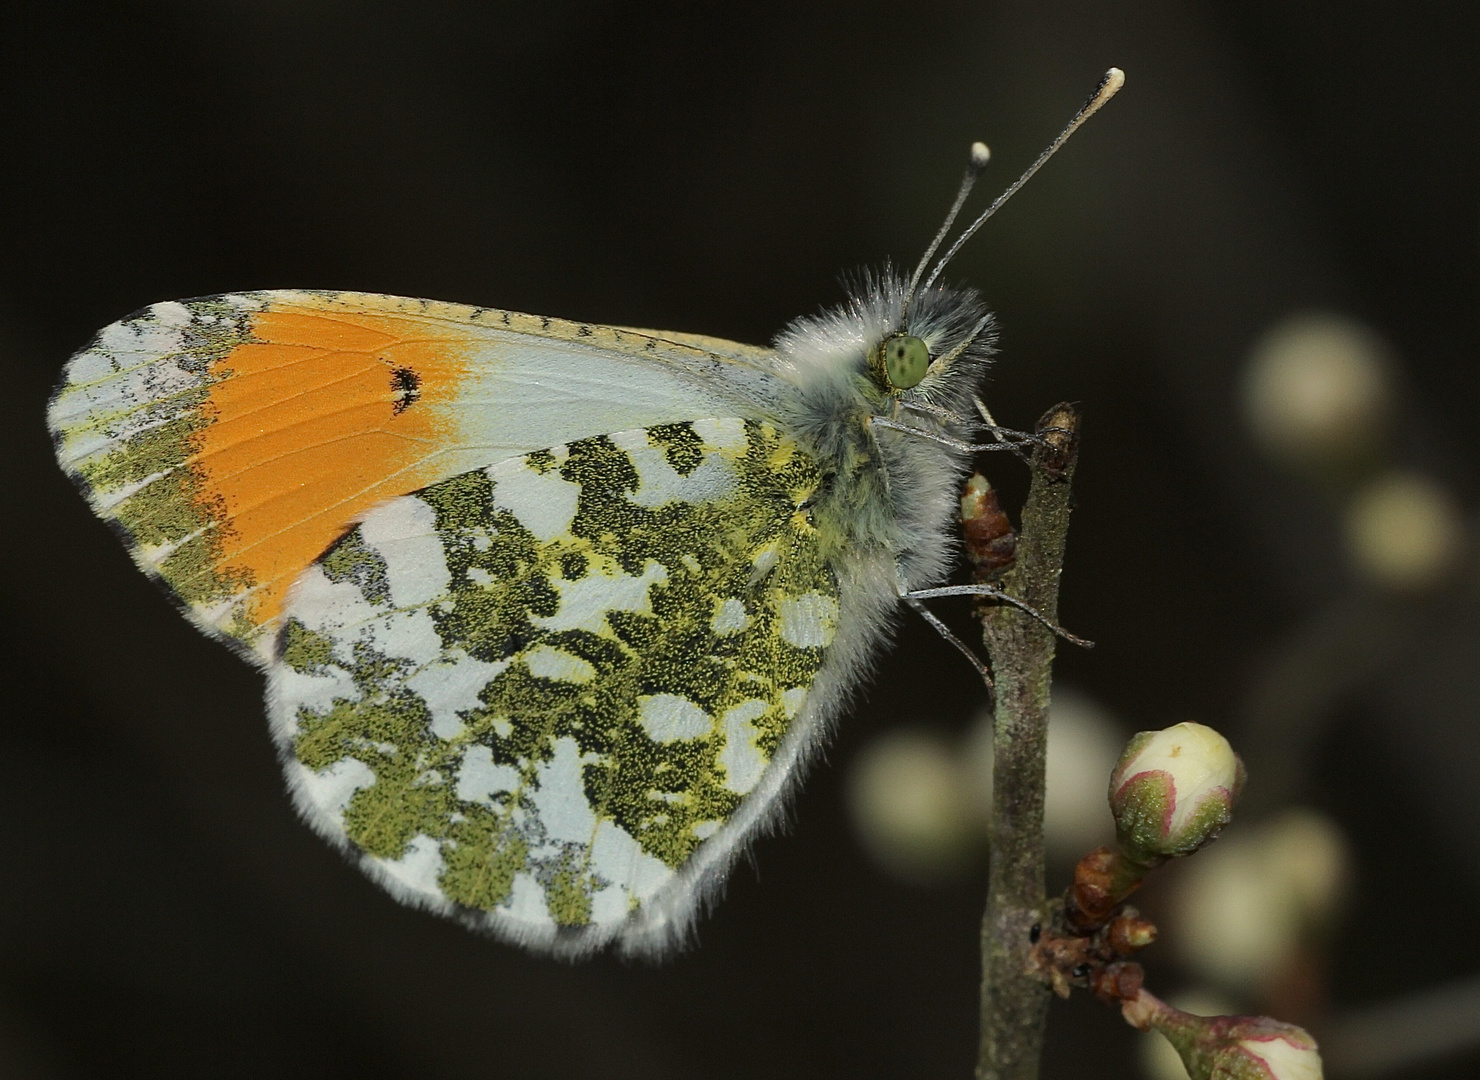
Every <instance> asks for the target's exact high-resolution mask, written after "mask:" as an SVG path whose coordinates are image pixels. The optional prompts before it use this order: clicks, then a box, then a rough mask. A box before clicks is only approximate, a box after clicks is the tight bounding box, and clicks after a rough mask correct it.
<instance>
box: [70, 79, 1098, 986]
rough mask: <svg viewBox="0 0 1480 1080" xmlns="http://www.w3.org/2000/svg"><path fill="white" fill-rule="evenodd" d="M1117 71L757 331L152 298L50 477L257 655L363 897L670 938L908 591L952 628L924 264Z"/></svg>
mask: <svg viewBox="0 0 1480 1080" xmlns="http://www.w3.org/2000/svg"><path fill="white" fill-rule="evenodd" d="M1117 79H1118V72H1115V71H1114V70H1113V69H1112V72H1111V75H1109V76H1107V79H1106V82H1104V83H1102V84H1101V88H1100V90H1099V91H1097V95H1096V97H1094V98H1092V99H1091V101H1090V102H1089V103H1087V104H1086V106H1085V108H1084V109H1082V110H1081V112H1080V114H1079V115H1078V116H1077V117H1076V118H1075V121H1074V123H1073V124H1071V125H1070V127H1069V128H1068V129H1066V131H1065V132H1064V134H1062V135H1061V136H1060V137H1059V139H1058V140H1057V141H1056V142H1055V143H1054V144H1053V145H1052V146H1051V147H1050V148H1049V149H1048V150H1047V151H1045V152H1044V155H1043V156H1041V157H1040V158H1039V159H1038V161H1037V162H1036V163H1035V164H1034V165H1033V167H1032V168H1031V169H1030V170H1029V171H1028V173H1026V174H1025V175H1024V177H1023V178H1022V179H1020V180H1019V181H1018V182H1017V184H1015V185H1014V186H1013V187H1012V188H1009V189H1008V191H1007V192H1006V193H1005V194H1004V195H1003V196H1002V198H1001V199H999V200H998V201H997V202H996V203H994V204H993V205H992V207H991V208H989V209H988V211H986V212H985V213H984V214H983V215H982V216H981V217H979V218H978V219H977V221H976V222H975V223H974V224H973V225H972V226H971V227H970V228H969V229H968V230H966V231H965V232H963V234H962V235H961V236H960V237H959V239H958V240H957V241H956V243H955V245H954V246H953V247H952V248H951V249H950V250H949V251H948V252H947V254H946V255H945V256H944V257H943V258H942V259H941V260H940V261H939V262H938V263H937V264H936V265H935V267H934V269H933V270H932V272H931V273H929V274H928V276H927V275H926V273H925V270H926V267H927V266H929V265H930V260H931V258H933V256H934V254H935V252H936V250H937V249H938V248H939V246H940V244H941V242H942V241H943V239H944V238H945V236H946V235H947V234H948V232H949V229H950V227H951V225H952V223H953V222H954V220H955V217H956V214H957V212H958V211H959V210H960V208H961V205H962V203H963V202H964V201H965V198H966V195H967V193H968V192H969V190H970V188H971V185H972V182H973V181H974V179H975V177H976V175H977V174H978V173H979V172H980V170H981V167H982V166H983V165H985V163H986V160H987V156H988V155H987V152H986V148H985V147H984V146H982V144H979V143H978V144H976V145H975V146H974V147H973V154H972V158H971V163H970V165H969V167H968V169H967V174H966V178H965V179H964V180H963V183H962V186H961V189H960V191H959V193H958V196H957V199H956V201H955V204H954V205H953V207H952V209H951V212H950V214H949V215H948V216H947V219H946V223H945V224H944V225H943V226H942V227H941V230H940V231H939V233H938V234H937V235H936V238H935V240H934V242H933V243H932V244H931V245H930V247H929V250H927V252H926V254H925V257H924V258H923V259H921V261H920V263H919V265H918V267H917V268H916V269H915V272H914V273H913V275H911V276H910V277H908V278H906V277H904V276H903V275H900V274H897V273H894V272H892V271H885V272H882V273H879V274H873V275H868V276H865V277H864V278H863V279H861V280H860V282H859V283H858V285H857V286H856V287H855V288H854V289H853V290H852V293H851V295H850V296H849V298H848V299H847V301H846V302H845V303H844V304H842V305H841V306H839V307H837V308H835V309H832V310H828V311H824V312H823V313H821V314H819V315H814V316H807V317H803V318H800V319H798V320H796V321H795V322H793V323H792V324H791V325H790V326H788V327H787V328H786V329H785V330H783V331H782V332H781V334H780V335H779V336H778V337H777V338H776V340H775V341H774V343H773V344H772V345H771V346H770V347H768V348H762V347H756V346H750V345H741V344H737V343H735V342H730V341H724V340H720V339H717V338H710V337H704V336H700V335H693V334H685V333H672V332H660V331H650V330H635V329H625V328H617V327H607V326H594V325H589V324H584V323H577V322H568V321H565V320H561V319H553V318H542V317H537V316H531V315H523V314H518V313H515V312H511V311H503V310H498V309H493V308H482V307H467V306H461V305H457V304H450V303H441V302H436V301H430V300H413V299H403V298H398V297H390V296H380V295H368V294H363V293H350V292H320V291H295V290H290V291H266V292H246V293H234V294H229V295H223V296H213V297H206V298H203V299H195V300H185V301H171V302H166V303H158V304H155V305H153V306H152V307H149V308H146V309H145V310H143V311H141V312H139V313H137V314H135V315H132V316H130V317H128V318H126V319H123V320H122V321H120V322H117V323H114V324H113V325H111V326H109V327H107V328H105V329H104V330H102V331H101V332H100V333H99V334H98V336H97V338H96V339H95V340H94V341H93V342H92V343H91V344H90V345H88V346H87V347H86V348H85V349H83V350H82V351H81V352H79V353H78V354H77V355H75V356H74V357H73V358H72V359H71V361H70V362H69V363H68V365H67V367H66V370H65V375H64V378H63V381H62V383H61V385H60V387H59V388H58V390H57V392H56V394H55V396H54V398H53V399H52V402H51V405H50V410H49V414H48V420H49V424H50V428H51V431H52V433H53V436H54V439H55V442H56V448H57V455H58V459H59V461H60V463H61V465H62V467H63V468H64V469H65V470H66V472H67V473H68V474H69V475H70V476H72V477H73V479H74V480H75V481H76V482H77V483H78V484H79V485H80V486H81V488H82V490H83V492H84V493H85V494H86V497H87V498H88V500H89V502H90V504H91V505H92V508H93V509H94V510H95V511H96V513H97V514H98V515H99V516H100V517H102V518H103V519H105V520H106V521H108V522H109V523H110V524H111V525H113V526H114V528H115V529H116V530H117V532H118V534H119V535H120V537H121V538H122V539H123V541H124V543H125V544H126V545H127V547H128V549H129V551H130V552H131V553H132V555H133V557H134V559H135V561H136V562H137V563H138V565H139V566H140V567H141V568H142V569H143V570H144V571H145V572H146V573H147V574H149V575H150V576H151V577H153V578H154V579H156V580H157V581H158V582H160V583H161V584H162V585H163V586H164V588H165V589H166V590H167V591H168V592H169V594H170V595H171V596H172V597H173V599H174V600H175V601H176V603H177V604H178V605H179V606H180V608H181V610H182V611H183V612H184V614H185V615H186V617H187V618H188V619H189V620H190V621H191V622H192V623H194V624H195V625H196V626H197V627H199V628H200V629H202V630H204V631H205V632H206V633H208V634H210V635H211V636H213V637H216V638H218V639H220V640H222V641H224V642H225V643H226V644H228V645H229V646H231V647H232V648H234V649H235V650H236V651H237V652H238V653H240V654H241V655H242V656H243V657H245V658H246V659H247V660H249V661H250V662H252V663H253V664H255V665H257V666H258V667H260V668H261V669H262V670H263V671H264V672H265V675H266V679H267V713H268V717H269V723H270V729H271V733H272V737H273V739H274V741H275V742H276V745H277V748H278V750H279V753H280V756H281V759H282V763H283V768H284V770H285V772H286V774H287V780H288V785H289V789H290V791H291V793H292V797H293V800H294V803H295V805H296V807H297V809H298V811H299V812H300V814H301V815H302V816H303V817H304V819H305V820H306V821H307V822H308V823H309V824H310V825H311V826H312V827H313V828H314V829H315V830H317V831H318V832H319V833H320V834H322V835H323V836H324V837H326V838H327V839H328V840H329V841H330V842H331V843H333V844H335V845H336V846H338V847H339V848H340V849H342V850H343V851H344V852H346V853H347V854H348V855H349V856H350V857H351V858H352V859H353V860H354V861H355V862H356V863H357V864H358V865H359V866H360V867H361V869H363V870H364V871H365V872H366V873H367V874H368V875H369V876H370V877H371V878H372V879H374V880H375V881H376V882H377V883H378V884H380V885H381V886H383V887H384V888H385V889H386V890H387V891H388V892H390V893H391V894H392V895H393V896H394V897H396V898H397V899H398V900H401V901H403V902H405V903H408V904H411V905H415V906H418V907H422V908H426V909H429V910H432V911H434V912H438V913H440V914H443V915H447V916H450V917H453V918H455V919H458V920H460V921H462V922H464V923H465V924H467V925H469V926H471V927H474V928H476V929H480V930H484V931H488V932H491V933H493V934H494V935H496V936H499V937H502V938H504V939H507V940H509V941H512V942H515V943H517V944H519V945H522V946H525V947H527V948H529V949H531V950H533V951H535V952H539V953H547V954H553V955H557V956H562V957H579V956H583V955H587V954H590V953H593V952H595V951H597V950H600V949H602V948H603V947H606V946H615V947H617V948H618V949H620V951H622V952H624V953H627V954H639V955H650V956H652V955H660V954H662V953H663V952H665V951H667V950H669V949H671V948H672V947H673V946H675V945H676V944H679V943H680V942H682V941H683V940H684V938H685V937H686V936H687V934H688V932H689V931H690V929H691V927H692V924H693V922H694V920H695V918H696V916H697V914H698V912H699V910H700V909H701V908H702V906H703V905H704V903H705V902H706V900H708V899H709V898H710V897H712V895H713V894H714V893H715V891H716V890H717V888H718V887H719V886H720V884H721V883H722V882H723V880H724V877H725V874H726V871H727V870H728V869H729V867H730V866H731V865H732V864H733V862H734V861H735V859H736V857H737V856H738V854H739V853H740V852H741V851H742V850H743V848H744V845H745V843H746V841H747V840H749V839H750V838H752V837H754V836H755V835H756V834H757V833H758V832H759V831H761V830H763V829H765V828H766V827H767V826H768V825H769V824H771V823H773V822H774V821H775V820H776V818H777V815H778V813H779V810H780V807H781V806H782V804H783V802H784V797H785V796H786V794H787V793H788V792H789V791H790V790H791V789H793V788H794V787H795V786H796V784H797V783H798V781H799V778H800V776H801V774H802V772H803V771H804V768H805V766H806V764H807V762H808V761H809V760H810V759H812V758H813V757H815V756H816V754H817V752H818V749H819V747H820V746H821V745H822V743H823V741H824V740H825V738H826V735H827V732H828V730H829V728H830V727H831V726H832V724H833V723H834V722H835V721H836V719H837V717H838V715H839V714H840V712H841V711H842V710H843V708H844V707H845V705H846V704H847V702H848V700H849V699H850V697H851V696H852V695H853V694H854V693H855V692H856V690H857V688H858V687H859V685H860V683H861V682H862V681H863V680H864V678H865V677H866V675H867V673H868V671H869V668H870V665H871V663H872V662H873V660H874V658H875V656H876V655H877V653H878V651H879V649H880V647H881V644H882V643H883V641H884V640H885V638H886V636H887V633H888V630H889V627H890V625H891V622H892V620H893V618H894V617H895V613H896V612H897V611H898V610H899V609H900V606H901V604H902V603H906V604H909V605H910V606H913V607H915V608H916V609H917V610H919V611H920V612H921V613H922V614H923V615H925V616H926V617H927V618H928V619H930V620H931V621H932V623H933V624H934V625H936V626H937V628H939V629H941V630H942V631H944V627H943V625H941V624H940V623H939V621H938V620H936V619H935V618H934V616H933V615H931V614H930V613H929V612H928V611H926V609H925V608H924V606H923V604H922V603H921V601H922V600H923V599H925V598H928V597H931V596H937V595H949V594H953V593H960V592H970V591H971V587H969V586H968V587H961V586H957V587H952V586H944V587H939V586H938V583H939V582H940V581H942V580H943V579H944V577H945V576H946V574H947V572H948V570H949V567H950V561H951V556H952V553H953V551H954V548H953V542H952V539H951V525H952V522H953V520H954V518H955V508H956V507H957V500H958V490H959V486H960V481H961V479H962V476H963V473H964V471H965V469H966V466H967V464H968V462H969V460H970V458H971V455H972V453H973V451H974V450H975V449H977V447H975V446H974V445H973V444H972V442H971V439H972V438H973V436H974V435H975V433H976V432H977V431H978V430H980V429H981V428H982V427H983V420H982V419H981V413H979V412H978V411H977V406H978V405H979V402H977V401H976V399H975V392H976V389H977V387H978V385H979V384H980V382H981V378H982V375H983V373H984V371H985V370H986V367H987V364H988V361H989V358H990V356H991V353H992V340H993V327H992V320H991V316H990V315H989V313H988V312H987V310H986V308H985V306H984V304H983V302H982V300H981V299H980V298H979V297H978V295H977V294H976V293H975V292H974V291H973V290H970V289H966V288H953V287H947V286H945V285H942V284H937V277H938V275H939V273H940V271H941V269H942V268H943V267H944V265H945V264H946V263H947V262H948V261H949V260H950V258H951V256H952V255H954V253H955V252H956V251H957V250H959V248H960V245H961V244H962V243H964V242H965V240H966V239H967V238H969V236H970V235H971V234H972V233H974V232H975V230H976V229H977V228H979V227H980V225H981V224H982V222H984V221H985V220H986V218H987V217H989V216H990V215H991V213H992V212H993V211H995V209H996V208H997V206H1000V205H1001V203H1002V202H1003V201H1005V199H1006V198H1007V197H1008V196H1010V195H1011V194H1012V192H1014V191H1016V190H1017V187H1019V186H1021V184H1022V183H1023V182H1024V181H1025V180H1026V179H1027V177H1028V176H1030V175H1032V172H1033V171H1036V169H1037V168H1038V167H1039V166H1040V165H1041V164H1042V163H1043V162H1044V161H1045V160H1046V159H1047V157H1048V156H1049V155H1050V154H1052V153H1053V152H1054V151H1055V150H1056V149H1057V148H1058V146H1059V145H1061V144H1062V142H1063V141H1064V139H1066V138H1067V137H1068V134H1069V133H1070V132H1072V130H1074V128H1075V127H1077V125H1078V124H1079V123H1081V122H1082V121H1083V119H1084V118H1086V117H1087V116H1088V115H1089V114H1090V113H1092V112H1093V111H1094V110H1095V109H1097V108H1098V107H1099V105H1100V104H1102V103H1103V101H1104V100H1106V99H1108V97H1109V95H1110V94H1112V93H1114V90H1115V89H1118V86H1119V83H1118V81H1117ZM932 586H937V587H932ZM958 644H959V643H958ZM962 648H963V649H964V646H962ZM967 651H968V652H969V650H967ZM978 663H979V661H978Z"/></svg>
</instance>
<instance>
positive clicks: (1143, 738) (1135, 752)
mask: <svg viewBox="0 0 1480 1080" xmlns="http://www.w3.org/2000/svg"><path fill="white" fill-rule="evenodd" d="M1243 779H1244V766H1243V762H1241V761H1240V760H1239V758H1238V755H1237V754H1235V753H1234V752H1233V748H1232V747H1231V746H1229V745H1228V740H1227V739H1225V738H1224V737H1223V736H1222V735H1219V734H1218V733H1217V732H1216V731H1214V730H1213V729H1212V728H1210V727H1204V726H1203V725H1202V724H1189V723H1182V724H1176V725H1174V726H1172V727H1169V728H1166V729H1164V730H1162V731H1143V732H1141V733H1140V734H1139V735H1136V736H1135V737H1134V738H1132V739H1131V741H1130V743H1129V744H1127V746H1126V748H1125V751H1124V752H1123V753H1122V754H1121V755H1120V761H1119V763H1118V764H1117V765H1116V766H1115V771H1114V772H1113V773H1112V774H1111V776H1110V810H1111V812H1112V813H1113V814H1114V815H1115V832H1116V837H1117V839H1118V840H1119V841H1120V846H1121V848H1122V850H1124V851H1125V853H1126V855H1127V856H1129V857H1130V858H1132V859H1134V860H1136V861H1138V862H1140V863H1143V864H1146V865H1155V864H1157V863H1160V862H1162V861H1164V860H1166V859H1168V858H1171V857H1173V856H1177V855H1190V854H1192V853H1193V852H1194V851H1196V850H1197V849H1198V848H1200V847H1202V846H1203V845H1204V844H1206V843H1208V841H1210V840H1212V839H1214V838H1215V837H1217V835H1218V833H1219V832H1221V831H1222V829H1223V827H1224V826H1225V825H1227V824H1228V822H1229V820H1230V819H1231V818H1232V816H1233V802H1234V799H1236V798H1237V797H1238V792H1239V789H1240V788H1241V787H1242V786H1243Z"/></svg>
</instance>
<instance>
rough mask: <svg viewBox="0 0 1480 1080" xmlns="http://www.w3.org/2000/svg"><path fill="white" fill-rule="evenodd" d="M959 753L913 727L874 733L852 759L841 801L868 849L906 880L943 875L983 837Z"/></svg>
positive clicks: (955, 869)
mask: <svg viewBox="0 0 1480 1080" xmlns="http://www.w3.org/2000/svg"><path fill="white" fill-rule="evenodd" d="M964 774H965V770H964V768H963V766H962V763H961V755H960V753H959V752H958V751H957V749H956V747H955V746H954V745H953V744H952V743H951V742H948V741H947V740H946V739H945V738H944V737H942V736H939V735H936V734H934V733H930V732H924V731H919V730H907V729H902V730H895V731H890V732H887V733H885V734H884V735H881V736H880V737H879V738H877V739H875V740H874V741H873V742H872V743H871V744H869V745H868V746H867V747H865V748H864V750H863V752H862V753H861V754H859V755H858V757H857V758H855V759H854V762H853V768H852V771H851V773H850V775H849V784H848V802H849V809H850V810H851V811H852V817H853V823H854V827H855V828H856V829H857V831H858V835H859V838H860V839H861V840H862V842H863V845H864V847H865V848H867V849H868V851H869V853H870V854H872V855H873V857H874V858H875V859H876V860H877V861H878V862H879V864H880V865H882V866H883V867H884V868H885V869H886V870H888V871H890V872H891V873H893V874H894V875H895V876H896V877H900V878H903V879H904V880H906V881H913V882H918V883H928V882H932V881H938V880H944V879H949V878H951V877H954V876H956V874H958V873H959V872H961V871H962V870H964V869H965V868H966V867H968V866H969V865H971V863H972V861H973V856H974V855H975V854H976V853H977V851H978V850H979V848H980V845H981V844H982V842H983V834H982V832H981V830H980V828H979V827H978V823H977V818H976V814H975V806H974V804H973V802H972V799H971V796H970V794H969V786H968V784H967V782H966V779H965V775H964Z"/></svg>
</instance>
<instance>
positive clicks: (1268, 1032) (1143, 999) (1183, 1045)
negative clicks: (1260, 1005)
mask: <svg viewBox="0 0 1480 1080" xmlns="http://www.w3.org/2000/svg"><path fill="white" fill-rule="evenodd" d="M1121 1012H1122V1013H1123V1014H1124V1016H1125V1018H1126V1020H1127V1022H1129V1023H1130V1024H1131V1025H1132V1026H1134V1027H1138V1028H1140V1029H1141V1030H1142V1031H1148V1030H1155V1031H1159V1032H1161V1034H1163V1035H1165V1036H1166V1038H1167V1041H1168V1042H1170V1043H1171V1044H1172V1046H1174V1047H1175V1048H1176V1050H1177V1054H1178V1055H1179V1056H1180V1057H1181V1058H1182V1064H1183V1066H1184V1067H1185V1068H1186V1069H1187V1075H1188V1076H1189V1077H1191V1080H1322V1071H1321V1055H1320V1051H1319V1050H1318V1049H1317V1048H1316V1041H1315V1040H1314V1039H1312V1038H1311V1037H1310V1034H1309V1033H1308V1032H1306V1031H1305V1030H1304V1029H1303V1028H1298V1027H1296V1026H1295V1025H1294V1024H1285V1023H1281V1022H1280V1021H1278V1020H1271V1019H1270V1018H1269V1017H1267V1016H1194V1015H1192V1014H1191V1013H1185V1012H1182V1011H1181V1010H1180V1009H1174V1008H1172V1007H1171V1006H1170V1005H1168V1004H1166V1003H1165V1002H1163V1001H1160V1000H1159V999H1157V998H1156V997H1155V996H1154V995H1152V994H1150V993H1148V992H1147V991H1145V990H1141V991H1139V992H1138V993H1137V995H1136V996H1135V997H1134V998H1132V999H1130V1000H1128V1001H1126V1002H1125V1003H1124V1004H1123V1005H1122V1006H1121Z"/></svg>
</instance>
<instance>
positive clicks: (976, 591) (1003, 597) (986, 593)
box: [901, 585, 1095, 649]
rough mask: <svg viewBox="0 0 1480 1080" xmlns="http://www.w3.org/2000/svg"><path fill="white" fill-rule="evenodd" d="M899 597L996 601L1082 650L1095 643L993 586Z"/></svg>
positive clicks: (924, 591) (957, 587)
mask: <svg viewBox="0 0 1480 1080" xmlns="http://www.w3.org/2000/svg"><path fill="white" fill-rule="evenodd" d="M901 595H902V596H903V597H904V599H905V600H907V601H908V600H929V599H932V598H934V597H937V596H982V597H987V598H989V599H992V600H998V601H1000V602H1002V603H1004V604H1009V605H1011V606H1012V607H1015V608H1017V609H1018V610H1019V611H1022V612H1025V613H1026V614H1028V615H1031V616H1032V617H1033V618H1035V619H1037V620H1038V621H1039V622H1041V623H1042V624H1043V625H1044V626H1046V627H1048V628H1049V629H1050V630H1052V631H1053V632H1054V633H1055V634H1056V635H1058V636H1059V637H1061V638H1063V639H1064V640H1065V641H1067V642H1070V643H1071V644H1074V645H1078V646H1080V647H1081V648H1084V649H1093V648H1094V647H1095V643H1094V642H1093V641H1089V640H1087V639H1085V638H1082V637H1079V636H1078V635H1075V634H1071V633H1069V631H1067V630H1065V629H1064V628H1063V627H1062V626H1060V625H1059V624H1058V623H1056V622H1054V621H1053V620H1052V619H1049V618H1047V617H1045V616H1044V615H1043V613H1042V612H1040V611H1039V610H1038V609H1037V608H1035V607H1033V606H1031V605H1029V604H1025V603H1023V602H1022V601H1021V600H1019V599H1018V598H1017V597H1015V596H1011V595H1009V594H1008V593H1005V592H1003V591H1002V590H1001V589H999V588H997V586H995V585H942V586H941V587H939V588H937V589H915V590H913V591H910V592H906V593H903V594H901ZM911 606H913V605H911Z"/></svg>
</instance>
